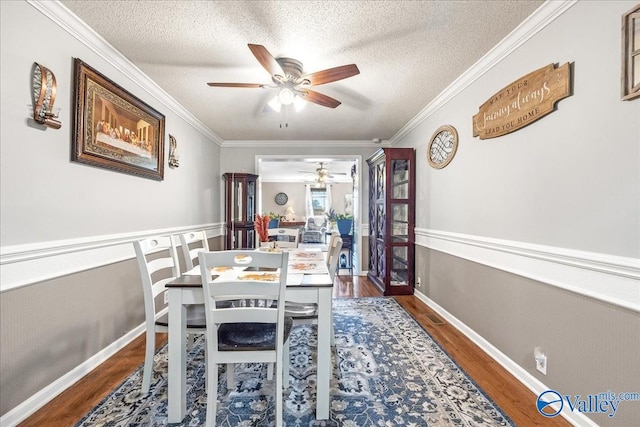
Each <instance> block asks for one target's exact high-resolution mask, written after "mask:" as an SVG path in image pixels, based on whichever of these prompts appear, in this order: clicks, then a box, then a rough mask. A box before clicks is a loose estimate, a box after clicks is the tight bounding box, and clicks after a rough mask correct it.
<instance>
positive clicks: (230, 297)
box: [199, 250, 292, 427]
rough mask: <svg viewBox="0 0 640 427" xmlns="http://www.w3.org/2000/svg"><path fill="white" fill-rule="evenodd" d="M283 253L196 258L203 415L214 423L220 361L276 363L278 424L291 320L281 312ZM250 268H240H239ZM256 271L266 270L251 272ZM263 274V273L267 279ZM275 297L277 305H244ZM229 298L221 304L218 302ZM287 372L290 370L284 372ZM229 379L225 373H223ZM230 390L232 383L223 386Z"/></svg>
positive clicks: (233, 253) (223, 253)
mask: <svg viewBox="0 0 640 427" xmlns="http://www.w3.org/2000/svg"><path fill="white" fill-rule="evenodd" d="M288 258H289V254H288V253H287V252H259V251H242V250H239V251H218V252H200V254H199V262H200V271H201V274H202V285H203V291H204V297H205V308H206V319H207V335H206V342H207V365H208V373H207V383H206V384H207V386H206V390H207V416H206V425H207V426H209V427H213V426H215V423H216V410H217V397H218V367H217V365H218V364H221V363H225V364H228V367H227V369H230V366H229V364H233V363H267V364H275V369H276V372H275V378H274V381H275V387H274V388H273V389H274V390H275V394H276V396H275V402H276V404H275V415H276V423H275V424H276V426H282V411H283V397H282V393H283V390H282V385H283V375H284V374H285V371H284V368H283V364H286V365H287V366H288V363H289V361H288V353H289V352H288V343H287V340H288V338H289V334H290V332H291V327H292V321H291V319H290V318H287V317H286V316H285V311H284V306H285V299H284V298H285V291H286V281H287V269H288V266H287V265H288ZM213 267H234V270H235V273H234V274H226V275H225V274H222V275H220V276H219V277H218V276H212V275H211V268H213ZM244 267H246V268H247V269H250V270H245V271H238V269H239V268H244ZM256 269H259V270H264V269H268V270H270V271H267V272H263V271H258V272H257V271H254V270H256ZM261 274H267V275H268V276H270V277H265V276H264V275H261ZM248 300H249V301H251V300H253V301H276V302H277V303H275V304H273V303H272V304H268V303H264V304H243V303H241V302H243V301H248ZM225 302H226V303H228V302H232V304H231V305H227V306H226V307H225V308H221V307H220V305H219V304H220V303H225ZM287 373H288V370H287ZM227 379H229V372H227ZM227 388H228V389H229V390H230V389H231V386H228V387H227Z"/></svg>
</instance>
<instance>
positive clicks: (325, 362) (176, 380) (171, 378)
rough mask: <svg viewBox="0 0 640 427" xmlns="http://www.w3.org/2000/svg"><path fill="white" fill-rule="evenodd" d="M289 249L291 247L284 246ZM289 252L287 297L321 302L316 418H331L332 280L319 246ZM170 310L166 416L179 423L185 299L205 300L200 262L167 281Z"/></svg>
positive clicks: (183, 402)
mask: <svg viewBox="0 0 640 427" xmlns="http://www.w3.org/2000/svg"><path fill="white" fill-rule="evenodd" d="M282 250H287V249H282ZM287 252H289V263H288V274H287V285H286V299H287V301H295V302H302V303H315V304H317V305H318V322H317V334H318V344H317V345H318V348H317V358H316V360H317V362H316V363H317V378H316V419H318V420H326V419H328V418H329V390H330V379H331V377H332V375H331V374H332V372H331V366H332V364H331V324H332V322H333V318H332V317H333V314H332V313H333V312H332V309H331V303H332V293H333V280H332V279H331V276H330V275H329V270H328V268H327V265H326V263H325V261H324V254H323V252H322V251H321V250H319V249H317V248H314V249H311V248H305V249H298V248H291V249H288V250H287ZM165 286H166V288H167V292H168V300H169V301H168V310H169V331H168V333H169V338H168V340H169V344H168V347H169V350H168V365H169V366H168V378H167V388H168V404H167V406H168V409H167V412H168V414H167V415H168V421H169V422H170V423H179V422H181V421H182V420H183V418H184V416H185V412H186V406H187V404H186V402H187V400H186V396H187V393H186V384H187V380H186V372H187V369H186V367H187V365H186V356H187V347H186V346H187V344H186V342H187V340H186V339H185V335H186V326H187V325H186V313H187V311H186V307H185V306H186V305H189V304H204V292H203V289H202V276H201V272H200V267H199V266H198V267H195V268H194V269H192V270H189V271H187V272H185V273H183V274H182V275H180V276H179V277H178V278H176V279H174V280H172V281H171V282H169V283H167V284H166V285H165Z"/></svg>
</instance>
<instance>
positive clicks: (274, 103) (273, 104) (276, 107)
mask: <svg viewBox="0 0 640 427" xmlns="http://www.w3.org/2000/svg"><path fill="white" fill-rule="evenodd" d="M267 105H268V106H269V107H270V108H271V109H272V110H273V111H275V112H276V113H279V112H280V109H281V108H282V102H280V99H279V98H278V96H274V97H273V98H272V99H271V101H269V102H268V103H267Z"/></svg>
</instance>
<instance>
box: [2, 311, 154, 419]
mask: <svg viewBox="0 0 640 427" xmlns="http://www.w3.org/2000/svg"><path fill="white" fill-rule="evenodd" d="M144 331H145V325H144V323H143V324H141V325H140V326H138V327H137V328H135V329H133V330H131V331H129V332H128V333H126V334H125V335H123V336H122V337H120V338H119V339H117V340H116V341H114V342H113V343H111V344H110V345H109V346H108V347H106V348H104V349H103V350H102V351H100V352H99V353H97V354H95V355H93V356H92V357H90V358H89V359H87V360H86V361H85V362H84V363H82V364H81V365H78V366H76V367H75V368H74V369H73V370H71V371H69V372H68V373H66V374H65V375H63V376H62V377H60V378H58V379H57V380H55V381H54V382H52V383H51V384H49V385H48V386H46V387H45V388H43V389H42V390H40V391H38V392H37V393H36V394H34V395H33V396H31V397H30V398H28V399H27V400H25V401H24V402H22V403H21V404H20V405H18V406H16V407H15V408H13V409H12V410H10V411H9V412H7V413H6V414H4V415H3V416H2V417H0V427H13V426H16V425H17V424H19V423H21V422H22V421H24V420H25V419H26V418H27V417H29V416H30V415H32V414H33V413H35V412H36V411H37V410H38V409H40V408H42V407H43V406H44V405H46V404H47V403H49V402H50V401H51V400H52V399H53V398H54V397H56V396H57V395H59V394H60V393H62V392H63V391H65V390H66V389H68V388H69V387H71V386H72V385H74V384H75V383H76V382H78V381H79V380H80V379H82V378H83V377H84V376H85V375H87V374H88V373H89V372H91V371H93V370H94V369H95V368H97V367H98V366H99V365H100V364H101V363H103V362H104V361H106V360H107V359H109V358H110V357H111V356H113V355H114V354H116V353H117V352H118V351H120V350H122V349H123V348H124V347H126V346H127V344H129V343H130V342H132V341H133V340H134V339H136V338H137V337H138V336H139V335H141V334H143V333H144Z"/></svg>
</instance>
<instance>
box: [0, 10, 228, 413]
mask: <svg viewBox="0 0 640 427" xmlns="http://www.w3.org/2000/svg"><path fill="white" fill-rule="evenodd" d="M0 19H1V25H0V31H1V34H0V43H1V58H0V67H1V68H0V75H1V76H2V80H1V91H2V97H1V103H2V109H1V119H0V122H1V123H2V126H1V127H0V137H1V145H0V150H1V154H0V162H1V167H0V175H1V176H0V200H1V203H0V224H1V228H0V230H1V235H0V239H1V240H2V269H1V274H2V288H1V291H2V293H1V294H0V316H1V321H0V339H1V342H2V343H1V345H0V378H1V380H0V381H1V384H0V388H1V390H0V415H5V414H6V413H7V412H8V411H10V410H11V409H13V408H15V407H16V406H17V405H19V404H20V403H22V402H24V401H26V400H27V399H29V398H31V397H32V396H33V395H34V394H35V393H37V392H39V391H41V390H42V389H44V388H45V387H46V386H49V385H51V384H53V383H54V382H55V381H56V380H58V379H60V378H61V377H63V376H64V375H65V374H68V373H70V372H71V371H72V370H73V369H75V368H77V367H78V366H80V365H81V364H82V363H84V362H87V361H88V360H90V359H91V358H92V357H93V356H95V355H96V354H99V353H100V352H102V351H104V349H105V348H107V347H109V346H111V345H112V344H114V343H115V342H117V340H118V339H122V338H123V336H125V335H126V334H127V333H130V332H131V331H132V330H134V329H136V328H138V327H139V326H140V325H141V324H142V322H143V320H144V318H143V316H144V308H143V297H142V292H141V284H140V278H139V273H138V270H137V266H136V264H135V261H134V260H133V257H134V252H133V247H132V245H131V241H133V240H135V239H137V238H140V237H142V236H144V235H145V234H148V233H155V232H158V233H165V232H166V233H177V232H181V231H188V230H190V229H198V228H208V229H209V234H210V235H211V236H212V237H214V236H215V235H216V234H219V230H218V229H217V225H218V224H219V223H220V221H221V218H220V209H219V204H220V189H219V180H220V178H219V177H220V170H219V157H220V146H219V144H218V143H217V142H216V140H215V135H213V134H211V133H210V131H206V130H204V129H201V128H199V127H198V124H197V123H195V122H194V121H192V120H190V119H189V118H188V114H185V113H184V111H182V109H181V107H180V106H177V105H176V104H174V103H172V102H171V101H168V100H166V99H165V98H163V96H162V94H160V93H159V91H157V90H156V91H154V90H147V88H153V84H152V83H151V82H150V81H148V80H145V79H144V78H138V77H139V76H138V75H137V74H136V70H133V69H130V68H127V67H129V64H128V61H126V60H125V59H123V58H122V57H118V56H117V55H116V56H108V55H107V56H106V57H105V56H104V52H105V51H104V50H102V51H100V50H97V49H94V47H95V46H91V43H89V45H90V46H87V45H85V44H84V39H83V40H81V39H82V36H83V34H82V30H81V29H80V30H79V31H80V33H81V34H80V36H79V38H76V37H75V36H72V35H71V34H69V33H68V32H66V31H64V30H63V29H62V28H61V27H60V26H58V25H57V24H56V23H55V22H54V20H52V19H50V18H49V17H47V16H45V15H44V14H43V13H41V12H39V11H38V10H37V9H36V8H35V7H34V6H33V5H30V4H29V3H27V2H23V1H12V2H1V3H0ZM74 57H78V58H80V59H82V60H83V61H85V62H87V63H88V64H89V65H91V66H92V67H94V68H96V69H97V70H99V71H100V72H102V73H103V74H104V75H106V76H107V77H108V78H110V79H111V80H113V81H115V82H116V83H117V84H119V85H121V86H123V87H124V88H125V89H126V90H128V91H130V92H131V93H133V94H134V95H136V96H137V97H139V98H141V99H142V100H144V101H145V102H146V103H148V104H149V105H151V106H152V107H153V108H155V109H157V110H158V111H160V112H161V113H163V114H164V115H165V116H166V126H165V130H166V134H165V159H166V156H167V155H168V151H169V144H168V134H169V133H170V134H171V135H173V136H175V137H176V139H177V142H178V153H179V155H180V167H179V168H176V169H172V168H169V167H168V165H167V164H166V160H165V175H164V180H163V181H153V180H150V179H144V178H139V177H135V176H132V175H126V174H122V173H117V172H112V171H109V170H106V169H101V168H94V167H89V166H86V165H82V164H79V163H73V162H70V160H69V159H70V151H71V148H70V145H71V135H72V132H73V129H72V114H73V111H74V110H73V106H72V98H73V84H72V75H73V68H72V66H73V58H74ZM33 62H38V63H41V64H43V65H44V66H46V67H48V68H49V69H51V70H52V71H53V72H54V73H55V75H56V79H57V83H58V94H57V98H56V104H55V105H56V106H59V107H61V108H62V109H61V112H60V118H61V121H62V128H61V129H59V130H55V129H43V128H42V127H40V126H38V125H35V124H34V123H33V120H32V119H30V117H32V114H33V113H32V109H31V104H32V101H31V90H32V89H31V69H32V64H33ZM185 117H186V118H185ZM212 243H215V242H212ZM3 425H4V422H3Z"/></svg>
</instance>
